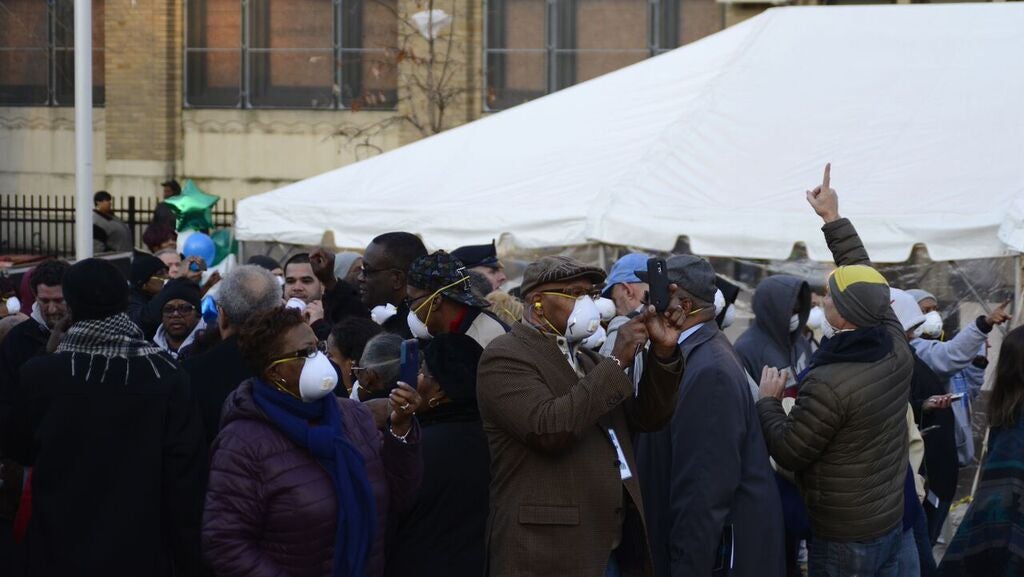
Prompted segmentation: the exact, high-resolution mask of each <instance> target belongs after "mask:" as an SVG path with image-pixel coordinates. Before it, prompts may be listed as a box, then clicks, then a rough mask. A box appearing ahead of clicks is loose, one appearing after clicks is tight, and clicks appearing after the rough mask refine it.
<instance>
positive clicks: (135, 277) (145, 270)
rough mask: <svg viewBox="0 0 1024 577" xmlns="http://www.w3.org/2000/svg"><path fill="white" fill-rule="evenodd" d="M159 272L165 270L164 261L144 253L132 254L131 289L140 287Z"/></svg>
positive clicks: (136, 252)
mask: <svg viewBox="0 0 1024 577" xmlns="http://www.w3.org/2000/svg"><path fill="white" fill-rule="evenodd" d="M161 270H167V265H165V264H164V261H162V260H160V259H158V258H156V257H155V256H153V255H151V254H149V253H146V252H141V251H135V252H134V253H132V268H131V280H132V286H133V287H135V288H140V287H142V285H144V284H146V282H147V281H148V280H149V279H150V278H151V277H152V276H153V275H155V274H156V273H158V272H160V271H161Z"/></svg>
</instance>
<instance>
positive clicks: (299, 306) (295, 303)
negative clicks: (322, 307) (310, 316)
mask: <svg viewBox="0 0 1024 577" xmlns="http://www.w3.org/2000/svg"><path fill="white" fill-rule="evenodd" d="M284 306H285V308H289V309H295V310H297V311H299V312H300V313H301V312H303V311H305V310H306V301H304V300H302V299H298V298H295V297H292V298H290V299H288V302H286V303H284Z"/></svg>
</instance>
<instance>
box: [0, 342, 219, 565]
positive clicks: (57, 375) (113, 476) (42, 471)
mask: <svg viewBox="0 0 1024 577" xmlns="http://www.w3.org/2000/svg"><path fill="white" fill-rule="evenodd" d="M95 359H96V360H95V361H93V358H90V357H89V356H87V355H81V354H78V355H75V356H74V357H72V355H71V354H70V353H60V354H56V355H49V356H46V357H41V358H37V359H33V360H32V361H30V362H28V363H26V364H25V366H24V367H22V370H21V380H22V382H23V383H25V384H26V385H27V391H28V395H27V400H26V402H25V403H24V404H23V405H21V406H19V407H17V409H16V418H15V421H16V423H15V426H14V427H13V431H14V432H15V434H14V435H12V438H10V439H8V441H9V447H8V448H9V449H10V451H11V457H13V458H14V459H15V460H17V461H19V462H21V463H23V464H25V465H34V467H35V468H34V469H33V473H32V479H31V485H32V517H31V520H30V522H29V525H28V531H27V535H26V538H25V547H26V551H27V557H28V568H29V571H28V573H29V575H61V576H64V577H73V576H77V575H82V576H86V575H89V576H92V575H104V576H121V575H123V576H132V577H134V576H138V575H147V576H156V577H160V576H167V575H171V573H172V571H173V572H174V573H175V574H177V575H202V574H204V570H203V567H202V563H201V555H200V549H199V545H200V544H199V528H200V521H201V518H202V507H203V496H204V492H205V481H206V468H207V453H206V445H205V443H204V441H203V431H202V425H201V423H200V422H199V418H198V414H197V412H196V410H195V407H194V405H193V400H192V399H191V398H190V395H189V382H188V376H187V375H186V374H185V373H184V372H183V371H181V370H180V369H179V368H177V365H176V364H175V363H174V361H173V360H170V357H168V356H166V355H164V358H163V359H161V358H155V359H154V358H152V357H150V358H146V357H142V358H134V359H131V360H130V361H126V360H125V359H122V358H115V359H112V360H111V361H110V364H109V368H105V365H106V363H105V360H104V359H101V357H95ZM150 359H152V360H153V362H154V364H155V366H156V367H157V370H158V371H159V377H157V376H156V375H155V373H154V370H153V367H152V365H151V364H150ZM90 362H91V363H92V370H91V372H90V367H89V364H90ZM72 363H74V373H73V374H72ZM129 363H130V364H129ZM126 366H127V368H128V377H129V378H127V379H126V375H125V371H126ZM104 371H105V372H106V375H105V377H103V376H102V375H103V373H104ZM87 374H88V375H89V378H88V379H86V375H87ZM73 375H74V376H73ZM101 378H102V380H101Z"/></svg>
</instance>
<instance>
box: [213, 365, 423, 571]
mask: <svg viewBox="0 0 1024 577" xmlns="http://www.w3.org/2000/svg"><path fill="white" fill-rule="evenodd" d="M253 386H254V381H252V380H250V381H246V382H244V383H242V384H241V385H239V387H238V388H237V389H235V391H234V392H233V393H231V395H230V396H229V397H228V398H227V400H226V401H225V402H224V414H223V418H222V421H221V425H222V427H221V431H220V434H218V435H217V438H216V440H214V442H213V447H212V448H211V463H210V482H209V487H208V489H207V493H206V510H205V512H204V514H203V553H204V555H205V556H206V560H207V562H208V563H209V564H210V566H211V567H213V569H214V571H215V572H216V573H217V575H218V576H219V577H233V576H236V575H237V576H243V575H244V576H246V577H262V576H268V577H269V576H284V575H288V576H289V577H307V576H308V577H324V576H329V575H331V570H332V566H333V564H334V530H335V527H336V524H337V501H336V499H335V495H334V487H333V486H332V485H331V479H330V477H329V476H328V475H327V472H326V471H324V469H323V467H321V466H320V464H319V463H317V462H316V460H315V459H314V458H313V457H312V456H311V455H310V454H309V453H308V452H307V451H306V450H305V449H302V448H299V447H297V446H296V445H295V444H294V443H292V442H291V441H290V440H288V438H286V437H285V436H284V435H283V434H282V433H280V432H278V430H277V428H276V427H275V426H274V425H273V424H272V423H270V422H269V421H268V420H267V417H266V416H265V415H264V414H263V412H262V411H261V410H260V409H259V407H257V406H256V403H255V401H254V400H253V396H252V387H253ZM338 406H339V407H340V408H341V418H342V421H343V422H344V424H345V428H346V432H345V434H346V436H347V438H348V440H349V442H351V443H352V444H353V445H354V446H355V447H356V448H358V449H359V451H360V452H362V454H363V457H364V459H365V460H366V472H367V475H368V476H369V478H370V485H371V486H372V488H373V493H374V495H376V497H377V535H376V537H375V539H374V543H373V550H372V551H371V553H370V559H369V562H368V565H367V576H368V577H379V576H381V575H383V574H384V540H385V534H386V533H387V532H388V524H389V523H388V521H389V519H391V518H393V517H394V516H395V515H397V514H400V513H402V512H404V511H407V510H408V509H409V507H410V506H411V504H412V502H413V501H414V500H415V497H416V492H417V490H418V488H419V484H420V478H421V477H422V473H423V462H422V458H421V456H420V447H419V426H418V425H416V424H415V423H414V425H413V430H412V431H410V433H409V436H408V437H407V439H406V440H407V441H408V444H403V443H402V442H401V441H399V440H398V439H395V438H394V437H393V436H392V435H391V434H389V433H383V434H382V433H381V432H380V431H378V430H377V428H376V426H375V425H374V421H373V416H372V415H371V414H370V411H369V409H367V408H366V407H364V406H363V405H361V404H360V403H357V402H355V401H352V400H349V399H341V398H339V399H338Z"/></svg>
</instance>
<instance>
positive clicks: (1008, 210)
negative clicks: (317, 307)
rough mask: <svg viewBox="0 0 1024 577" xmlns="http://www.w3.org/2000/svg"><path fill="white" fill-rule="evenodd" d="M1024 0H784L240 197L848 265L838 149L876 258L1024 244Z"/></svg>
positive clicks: (334, 215) (243, 234)
mask: <svg viewBox="0 0 1024 577" xmlns="http://www.w3.org/2000/svg"><path fill="white" fill-rule="evenodd" d="M1022 30H1024V4H1018V3H997V4H962V5H955V4H954V5H884V6H829V7H790V8H774V9H771V10H768V11H766V12H765V13H763V14H761V15H760V16H757V17H755V18H753V19H751V20H748V21H746V22H743V23H741V24H739V25H736V26H734V27H732V28H729V29H727V30H724V31H722V32H720V33H718V34H715V35H713V36H710V37H708V38H705V39H704V40H701V41H698V42H695V43H693V44H690V45H687V46H685V47H682V48H679V49H677V50H674V51H672V52H669V53H666V54H663V55H661V56H657V57H654V58H650V59H648V60H645V61H643V62H640V63H638V64H635V65H633V66H630V67H627V68H624V69H622V70H618V71H616V72H613V73H610V74H607V75H605V76H602V77H600V78H596V79H594V80H591V81H589V82H584V83H582V84H579V85H576V86H574V87H571V88H568V89H565V90H562V91H560V92H557V93H555V94H552V95H549V96H546V97H544V98H540V99H537V100H534V101H531V102H529V103H526V104H523V105H521V106H518V107H515V108H513V109H510V110H507V111H505V112H501V113H499V114H494V115H491V116H488V117H485V118H483V119H481V120H478V121H476V122H472V123H470V124H467V125H464V126H461V127H459V128H456V129H453V130H449V131H447V132H445V133H442V134H440V135H437V136H433V137H431V138H427V139H424V140H421V141H419V142H416V143H413V144H410V145H408V146H404V147H402V148H399V149H397V150H394V151H391V152H388V153H386V154H382V155H380V156H376V157H374V158H371V159H369V160H365V161H362V162H359V163H356V164H353V165H350V166H346V167H344V168H340V169H337V170H333V171H331V172H328V173H325V174H321V175H319V176H315V177H313V178H309V179H306V180H303V181H301V182H297V183H295V184H292V185H289V186H286V187H283V188H280V189H278V190H275V191H271V192H268V193H266V194H262V195H258V196H255V197H251V198H249V199H246V200H244V201H242V202H241V203H240V204H239V206H238V219H237V232H238V238H240V239H242V240H264V241H278V242H286V243H295V244H314V243H317V242H319V240H320V239H321V237H322V235H323V233H324V232H325V231H327V230H331V231H333V233H334V237H335V242H336V244H337V245H338V246H344V247H360V248H361V247H363V246H365V245H366V244H367V243H368V242H369V240H370V239H372V238H373V237H374V236H375V235H377V234H379V233H381V232H386V231H390V230H409V231H412V232H416V233H419V234H421V235H422V236H423V237H424V239H425V240H426V241H427V242H428V243H429V244H430V245H433V246H437V247H444V248H455V247H457V246H460V245H465V244H472V243H484V242H489V241H490V240H491V239H492V238H494V237H497V236H504V239H503V240H504V242H507V243H510V244H511V246H513V247H515V248H520V249H532V248H542V247H557V246H570V245H579V244H586V243H606V244H613V245H625V246H632V247H640V248H645V249H650V250H663V251H668V250H671V249H672V248H673V246H674V245H675V244H676V241H677V238H678V237H679V236H686V237H688V238H689V241H690V247H691V249H692V250H693V252H695V253H697V254H702V255H708V256H733V257H745V258H766V259H785V258H787V257H788V256H789V255H790V253H791V251H792V248H793V245H794V244H795V243H797V242H802V243H805V244H806V246H807V249H808V253H809V255H810V256H811V258H813V259H816V260H830V259H831V255H830V254H829V252H828V250H827V248H826V247H825V245H824V242H823V241H822V236H821V232H820V230H819V228H820V220H819V219H818V218H817V217H816V216H815V215H814V213H813V211H812V210H811V209H810V207H809V206H808V205H807V202H806V200H805V198H804V192H805V190H806V189H808V188H811V187H813V186H815V184H817V183H820V182H821V176H822V168H823V167H824V165H825V163H826V162H829V161H831V162H832V163H833V170H832V184H833V187H834V188H836V189H837V190H838V191H839V194H840V210H841V213H842V214H843V215H844V216H848V217H851V218H852V219H853V220H854V222H855V223H856V225H857V227H858V229H859V231H860V233H861V235H862V237H863V238H864V240H865V243H866V244H867V247H868V250H869V251H870V253H871V255H872V257H873V258H874V259H875V260H876V261H879V262H898V261H904V260H906V259H907V258H908V256H909V255H910V252H911V250H912V248H913V245H914V244H917V243H923V244H925V245H926V246H927V248H928V251H929V254H930V256H931V257H932V258H933V259H935V260H954V259H968V258H984V257H995V256H1004V255H1008V254H1013V253H1015V252H1016V251H1019V250H1021V249H1022V248H1024V107H1022V106H1021V102H1024V73H1022V72H1021V64H1020V59H1021V55H1024V33H1021V31H1022Z"/></svg>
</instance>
